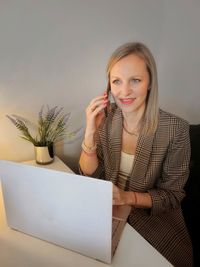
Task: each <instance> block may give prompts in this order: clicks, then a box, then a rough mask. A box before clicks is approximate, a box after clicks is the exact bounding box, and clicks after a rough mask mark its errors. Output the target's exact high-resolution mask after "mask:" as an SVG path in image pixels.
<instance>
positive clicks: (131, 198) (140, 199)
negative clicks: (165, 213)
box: [113, 185, 152, 209]
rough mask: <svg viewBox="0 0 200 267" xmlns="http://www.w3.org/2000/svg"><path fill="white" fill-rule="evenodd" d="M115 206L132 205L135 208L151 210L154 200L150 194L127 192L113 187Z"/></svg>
mask: <svg viewBox="0 0 200 267" xmlns="http://www.w3.org/2000/svg"><path fill="white" fill-rule="evenodd" d="M113 205H131V206H134V207H135V208H143V209H149V208H151V207H152V200H151V195H150V194H149V193H140V192H133V191H128V192H127V191H123V190H121V189H119V188H118V187H117V186H116V185H113Z"/></svg>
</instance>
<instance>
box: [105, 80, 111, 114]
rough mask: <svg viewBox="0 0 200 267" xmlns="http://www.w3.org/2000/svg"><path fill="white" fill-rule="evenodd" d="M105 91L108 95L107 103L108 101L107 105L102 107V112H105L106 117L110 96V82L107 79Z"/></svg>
mask: <svg viewBox="0 0 200 267" xmlns="http://www.w3.org/2000/svg"><path fill="white" fill-rule="evenodd" d="M106 93H107V95H108V100H109V103H108V105H107V106H106V107H105V108H104V113H105V116H106V117H107V116H108V112H109V105H110V98H111V88H110V82H109V81H108V84H107V88H106Z"/></svg>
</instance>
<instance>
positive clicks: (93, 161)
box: [79, 93, 108, 175]
mask: <svg viewBox="0 0 200 267" xmlns="http://www.w3.org/2000/svg"><path fill="white" fill-rule="evenodd" d="M107 104H108V99H107V93H104V95H102V96H98V97H96V98H94V99H93V100H92V101H91V102H90V104H89V105H88V107H87V109H86V130H85V136H84V140H83V143H82V152H81V156H80V160H79V166H80V169H81V171H82V172H83V173H84V174H85V175H92V174H93V173H94V172H95V170H96V169H97V167H98V165H99V160H98V157H97V153H96V149H97V143H96V135H97V132H98V128H99V126H100V124H101V122H102V120H103V118H104V112H103V110H104V108H105V107H106V106H107Z"/></svg>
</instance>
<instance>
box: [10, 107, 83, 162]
mask: <svg viewBox="0 0 200 267" xmlns="http://www.w3.org/2000/svg"><path fill="white" fill-rule="evenodd" d="M7 117H8V119H9V120H10V121H11V122H12V123H13V124H14V125H15V126H16V127H17V129H18V130H19V131H20V132H21V133H22V136H21V138H23V139H25V140H26V141H28V142H31V143H32V144H33V145H34V148H35V159H36V162H37V163H39V164H48V163H51V162H52V161H53V160H54V143H55V142H57V141H60V140H61V139H63V138H64V137H65V136H66V137H73V136H75V134H76V133H77V132H78V131H79V130H76V131H74V132H67V131H66V123H67V121H68V119H69V117H70V113H67V114H63V108H60V109H58V107H57V106H55V107H53V108H49V107H48V106H47V108H46V110H44V106H42V107H41V109H40V112H39V113H38V122H37V124H36V125H35V127H34V128H35V131H36V134H35V135H33V134H32V133H31V131H30V129H29V128H28V124H29V122H28V120H27V119H25V118H23V117H21V116H18V115H14V114H13V115H7Z"/></svg>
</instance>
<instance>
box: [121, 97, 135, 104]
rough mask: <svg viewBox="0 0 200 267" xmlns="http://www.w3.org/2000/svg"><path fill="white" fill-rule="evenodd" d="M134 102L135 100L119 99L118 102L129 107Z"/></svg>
mask: <svg viewBox="0 0 200 267" xmlns="http://www.w3.org/2000/svg"><path fill="white" fill-rule="evenodd" d="M134 101H135V98H121V99H120V102H121V103H122V104H123V105H130V104H132V103H133V102H134Z"/></svg>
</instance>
